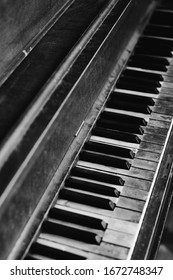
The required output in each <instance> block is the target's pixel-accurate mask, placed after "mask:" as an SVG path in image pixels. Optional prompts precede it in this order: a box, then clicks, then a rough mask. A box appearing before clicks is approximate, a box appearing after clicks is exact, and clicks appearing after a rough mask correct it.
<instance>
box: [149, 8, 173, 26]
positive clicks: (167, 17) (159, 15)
mask: <svg viewBox="0 0 173 280" xmlns="http://www.w3.org/2000/svg"><path fill="white" fill-rule="evenodd" d="M150 24H159V25H160V24H161V25H166V26H172V27H173V16H172V13H171V12H169V11H167V12H165V11H156V12H154V13H153V15H152V17H151V19H150Z"/></svg>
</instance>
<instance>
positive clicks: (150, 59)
mask: <svg viewBox="0 0 173 280" xmlns="http://www.w3.org/2000/svg"><path fill="white" fill-rule="evenodd" d="M130 59H132V60H135V61H138V62H145V63H149V64H157V65H161V66H168V65H169V61H168V60H167V58H164V57H155V56H147V55H142V54H139V55H132V56H131V58H130Z"/></svg>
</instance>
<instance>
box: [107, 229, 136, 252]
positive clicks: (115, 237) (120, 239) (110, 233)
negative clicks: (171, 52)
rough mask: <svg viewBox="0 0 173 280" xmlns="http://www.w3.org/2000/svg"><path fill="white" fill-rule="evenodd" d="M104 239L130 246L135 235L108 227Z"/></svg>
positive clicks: (108, 241)
mask: <svg viewBox="0 0 173 280" xmlns="http://www.w3.org/2000/svg"><path fill="white" fill-rule="evenodd" d="M103 241H104V242H107V243H111V244H116V245H119V246H123V247H127V248H130V247H131V246H132V244H133V241H134V235H132V234H128V233H124V232H119V231H114V230H110V229H108V230H106V232H105V234H104V236H103Z"/></svg>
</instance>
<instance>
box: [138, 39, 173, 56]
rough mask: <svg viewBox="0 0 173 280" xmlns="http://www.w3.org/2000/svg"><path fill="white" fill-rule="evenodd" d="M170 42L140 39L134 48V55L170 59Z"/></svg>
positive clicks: (172, 48) (172, 47) (171, 48)
mask: <svg viewBox="0 0 173 280" xmlns="http://www.w3.org/2000/svg"><path fill="white" fill-rule="evenodd" d="M172 50H173V46H172V42H171V41H169V40H161V39H156V38H149V37H142V38H141V39H140V40H139V42H138V44H137V46H136V47H135V51H134V55H136V54H141V55H153V56H165V57H172Z"/></svg>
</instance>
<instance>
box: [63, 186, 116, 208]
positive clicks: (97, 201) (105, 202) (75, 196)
mask: <svg viewBox="0 0 173 280" xmlns="http://www.w3.org/2000/svg"><path fill="white" fill-rule="evenodd" d="M59 195H60V198H62V199H65V200H69V201H73V202H77V203H80V204H85V205H89V206H93V207H97V208H102V209H107V210H114V208H115V206H116V205H115V203H113V202H112V200H110V199H106V198H101V197H97V196H92V195H89V194H83V193H79V192H77V191H71V190H68V189H65V188H64V189H62V190H61V191H60V194H59Z"/></svg>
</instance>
